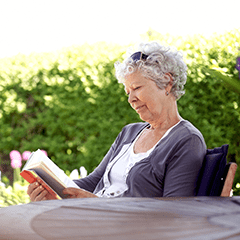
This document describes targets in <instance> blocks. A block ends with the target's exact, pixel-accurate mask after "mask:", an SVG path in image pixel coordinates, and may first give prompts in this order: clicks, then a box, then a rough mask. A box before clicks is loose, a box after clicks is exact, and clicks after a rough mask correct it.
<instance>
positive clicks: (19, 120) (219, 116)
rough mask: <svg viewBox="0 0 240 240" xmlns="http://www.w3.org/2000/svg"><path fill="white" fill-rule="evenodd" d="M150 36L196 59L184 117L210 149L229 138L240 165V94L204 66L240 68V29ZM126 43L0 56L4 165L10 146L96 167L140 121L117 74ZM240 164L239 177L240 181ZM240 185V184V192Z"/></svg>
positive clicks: (230, 71)
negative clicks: (239, 61)
mask: <svg viewBox="0 0 240 240" xmlns="http://www.w3.org/2000/svg"><path fill="white" fill-rule="evenodd" d="M142 38H143V39H144V40H147V41H148V40H158V41H159V42H161V43H162V44H163V45H170V46H175V47H176V48H177V49H179V50H182V53H183V55H184V59H185V62H186V63H187V65H188V81H187V84H186V94H185V95H184V96H183V97H182V98H181V99H180V100H179V101H178V108H179V112H180V114H181V116H182V117H183V118H185V119H187V120H189V121H190V122H192V123H193V124H194V125H195V126H196V127H197V128H198V129H199V130H200V131H201V132H202V133H203V135H204V137H205V140H206V143H207V146H208V148H214V147H218V146H221V145H222V144H229V146H230V147H229V155H228V158H229V160H231V161H233V160H236V161H237V162H238V163H240V146H239V143H240V135H239V133H238V129H239V127H240V111H239V104H240V103H239V94H238V93H236V92H234V91H231V89H229V88H227V87H226V85H225V83H224V81H222V80H221V79H220V78H218V77H213V76H211V75H210V74H207V73H204V72H203V71H202V69H203V68H213V67H218V68H221V69H223V70H224V71H225V73H226V74H227V75H228V76H232V77H234V78H235V79H237V78H238V72H237V70H236V69H235V65H236V58H237V53H238V47H239V43H240V30H237V29H236V30H233V31H230V32H226V33H225V34H222V35H220V34H214V35H213V36H212V37H210V38H207V37H204V36H201V35H194V36H188V37H173V36H170V35H161V34H160V33H158V32H156V31H154V30H151V29H150V30H149V31H148V32H147V33H146V34H144V35H143V36H142ZM125 51H126V46H119V45H109V44H106V43H97V44H94V45H87V44H85V45H82V46H78V47H77V46H74V47H71V48H67V49H63V50H61V51H58V52H54V53H42V54H31V55H29V56H25V55H17V56H15V57H12V58H4V59H0V89H1V93H2V94H1V96H0V106H1V107H0V109H1V110H0V137H1V142H0V157H1V164H0V170H1V171H2V172H3V174H5V175H7V176H8V177H9V178H11V176H10V173H9V172H10V171H11V167H10V161H9V155H8V154H9V152H10V151H11V150H13V149H16V150H18V151H20V152H23V151H25V150H29V151H35V150H37V149H38V148H40V149H44V150H46V151H47V152H48V156H49V157H50V158H51V159H52V160H53V161H55V162H56V163H57V165H58V166H59V167H60V168H62V169H64V170H65V171H66V170H68V171H71V170H73V169H75V168H79V167H80V166H85V167H86V169H87V170H88V172H91V171H92V170H93V169H94V168H95V167H96V166H97V165H98V163H99V162H100V161H101V160H102V158H103V156H104V155H105V154H106V152H107V151H108V149H109V147H110V145H111V144H112V142H113V141H114V139H115V138H116V136H117V134H118V133H119V132H120V131H121V129H122V127H123V126H124V125H126V124H128V123H131V122H136V121H139V120H140V119H139V117H138V115H137V114H136V113H135V112H134V110H132V109H131V107H130V106H129V104H128V102H127V97H126V95H125V93H124V89H123V86H122V85H121V84H118V83H117V80H116V79H115V76H114V62H116V61H117V60H120V61H121V59H122V57H123V55H124V53H125ZM196 66H197V67H196ZM239 173H240V168H239V169H238V171H237V174H236V178H235V185H236V183H238V182H240V174H239ZM236 191H237V189H235V192H236Z"/></svg>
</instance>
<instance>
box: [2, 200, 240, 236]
mask: <svg viewBox="0 0 240 240" xmlns="http://www.w3.org/2000/svg"><path fill="white" fill-rule="evenodd" d="M0 239H17V240H21V239H24V240H28V239H29V240H30V239H31V240H42V239H57V240H58V239H68V240H70V239H84V240H85V239H87V240H88V239H94V240H95V239H97V240H99V239H100V240H101V239H104V240H110V239H111V240H112V239H114V240H115V239H119V240H120V239H121V240H131V239H136V240H151V239H156V240H159V239H191V240H192V239H194V240H196V239H201V240H202V239H204V240H206V239H232V240H233V239H240V197H232V198H221V197H215V198H214V197H192V198H158V199H149V198H116V199H102V198H92V199H67V200H51V201H43V202H36V203H29V204H25V205H16V206H10V207H6V208H1V209H0Z"/></svg>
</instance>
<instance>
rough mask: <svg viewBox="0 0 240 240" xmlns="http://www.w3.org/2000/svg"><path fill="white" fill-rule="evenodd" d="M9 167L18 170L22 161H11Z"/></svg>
mask: <svg viewBox="0 0 240 240" xmlns="http://www.w3.org/2000/svg"><path fill="white" fill-rule="evenodd" d="M11 166H12V168H14V169H15V168H20V167H21V166H22V161H19V160H18V159H13V160H11Z"/></svg>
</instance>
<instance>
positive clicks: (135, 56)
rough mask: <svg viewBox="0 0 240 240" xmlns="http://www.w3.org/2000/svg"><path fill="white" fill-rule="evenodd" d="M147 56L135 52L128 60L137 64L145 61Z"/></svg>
mask: <svg viewBox="0 0 240 240" xmlns="http://www.w3.org/2000/svg"><path fill="white" fill-rule="evenodd" d="M147 57H148V55H146V54H144V53H142V52H135V53H133V54H132V55H131V56H130V58H131V59H132V60H133V61H134V62H137V61H139V60H146V59H147Z"/></svg>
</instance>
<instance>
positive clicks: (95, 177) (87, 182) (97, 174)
mask: <svg viewBox="0 0 240 240" xmlns="http://www.w3.org/2000/svg"><path fill="white" fill-rule="evenodd" d="M121 133H122V132H121ZM121 133H119V135H118V137H117V138H116V140H115V141H114V143H113V144H112V146H111V147H110V149H109V151H108V152H107V154H106V155H105V156H104V158H103V160H102V161H101V163H100V164H99V165H98V166H97V167H96V168H95V170H94V171H93V172H92V173H90V174H89V175H88V176H87V177H85V178H80V179H77V180H74V182H75V183H76V184H77V185H78V186H79V187H80V188H83V189H85V190H87V191H89V192H94V189H95V188H96V186H97V184H98V183H99V181H100V180H101V178H102V177H103V174H104V172H105V170H106V167H107V165H108V163H109V161H110V160H111V159H112V157H113V155H114V152H115V150H116V148H117V145H118V141H119V138H120V137H121Z"/></svg>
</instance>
